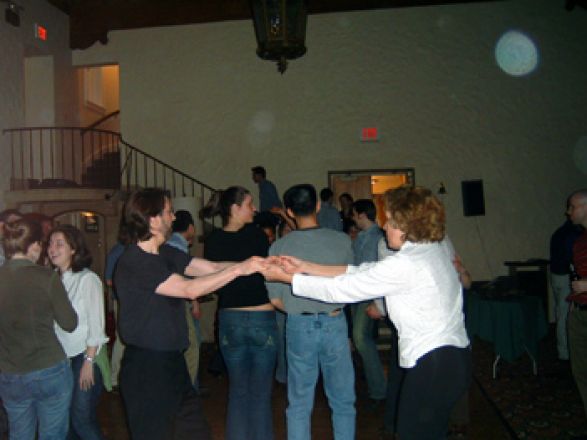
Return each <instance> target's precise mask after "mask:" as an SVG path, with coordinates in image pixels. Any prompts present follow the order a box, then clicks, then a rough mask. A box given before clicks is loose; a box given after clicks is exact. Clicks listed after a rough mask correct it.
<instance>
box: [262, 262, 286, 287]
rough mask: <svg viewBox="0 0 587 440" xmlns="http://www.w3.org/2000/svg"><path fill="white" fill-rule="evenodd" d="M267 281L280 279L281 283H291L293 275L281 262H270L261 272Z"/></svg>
mask: <svg viewBox="0 0 587 440" xmlns="http://www.w3.org/2000/svg"><path fill="white" fill-rule="evenodd" d="M261 273H262V274H263V276H264V277H265V279H266V280H267V281H279V282H281V283H288V284H291V281H292V278H293V275H292V274H290V273H287V272H286V271H284V270H283V267H282V266H280V265H279V264H269V265H267V267H266V269H265V270H263V271H262V272H261Z"/></svg>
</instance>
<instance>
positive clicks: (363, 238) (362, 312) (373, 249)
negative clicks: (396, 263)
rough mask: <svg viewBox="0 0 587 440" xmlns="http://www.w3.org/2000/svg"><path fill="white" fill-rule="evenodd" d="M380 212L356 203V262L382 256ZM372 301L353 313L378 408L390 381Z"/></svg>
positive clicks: (367, 203)
mask: <svg viewBox="0 0 587 440" xmlns="http://www.w3.org/2000/svg"><path fill="white" fill-rule="evenodd" d="M376 215H377V209H376V208H375V204H374V203H373V201H371V200H367V199H360V200H357V201H355V202H354V203H353V219H354V221H355V223H356V224H357V226H358V228H359V229H360V231H361V232H359V234H358V236H357V238H356V240H354V241H353V255H354V264H355V266H359V265H360V264H362V263H366V262H370V261H377V260H378V258H377V251H378V245H379V241H380V240H381V239H382V238H383V232H382V231H381V228H380V227H379V225H378V224H377V223H376V222H375V218H376ZM370 304H371V301H370V300H367V301H362V302H359V303H357V304H353V305H352V306H351V313H352V319H353V342H354V344H355V347H356V349H357V351H358V352H359V355H360V356H361V359H362V360H363V370H364V372H365V379H366V380H367V389H368V392H369V399H370V405H369V409H370V410H374V409H376V408H377V407H378V406H379V405H380V404H381V403H382V402H383V401H384V400H385V394H386V387H387V385H386V381H385V373H384V371H383V365H382V364H381V359H380V358H379V352H378V351H377V341H376V337H377V336H376V335H377V333H376V331H377V329H376V327H377V326H378V324H379V323H378V321H375V320H373V319H371V318H370V317H369V316H368V315H367V308H368V307H369V305H370Z"/></svg>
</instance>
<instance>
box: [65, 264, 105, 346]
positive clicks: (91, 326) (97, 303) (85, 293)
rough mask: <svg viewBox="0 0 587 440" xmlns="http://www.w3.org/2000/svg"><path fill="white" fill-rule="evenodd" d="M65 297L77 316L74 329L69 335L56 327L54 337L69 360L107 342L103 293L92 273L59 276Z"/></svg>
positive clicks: (80, 272) (83, 272)
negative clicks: (55, 336) (65, 293)
mask: <svg viewBox="0 0 587 440" xmlns="http://www.w3.org/2000/svg"><path fill="white" fill-rule="evenodd" d="M61 280H62V281H63V285H64V286H65V290H67V296H68V297H69V300H70V301H71V304H72V305H73V308H74V310H75V311H76V313H77V316H78V325H77V328H76V329H75V330H74V331H73V332H71V333H68V332H66V331H64V330H62V329H61V327H59V326H58V325H57V324H55V334H56V335H57V338H58V339H59V342H61V345H62V346H63V350H64V351H65V354H67V356H68V357H74V356H77V355H78V354H80V353H82V352H83V351H85V350H86V348H87V347H98V349H100V347H101V346H102V345H103V344H105V343H106V342H108V337H107V336H106V333H105V330H104V329H105V317H104V289H103V286H102V281H101V280H100V278H99V277H98V275H96V274H95V273H94V272H92V271H91V270H89V269H83V270H81V271H79V272H72V271H71V270H68V271H67V272H65V273H64V274H63V275H62V276H61Z"/></svg>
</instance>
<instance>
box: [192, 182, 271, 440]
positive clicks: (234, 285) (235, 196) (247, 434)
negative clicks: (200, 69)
mask: <svg viewBox="0 0 587 440" xmlns="http://www.w3.org/2000/svg"><path fill="white" fill-rule="evenodd" d="M254 213H255V206H254V204H253V197H252V196H251V194H250V192H249V191H248V190H246V189H245V188H243V187H240V186H231V187H230V188H227V189H226V190H224V191H218V192H216V193H214V194H213V195H212V197H211V199H210V201H209V202H208V204H207V205H206V206H205V207H204V208H203V210H202V212H201V215H202V216H203V217H204V218H208V217H213V216H215V215H218V214H219V215H220V216H221V218H222V224H223V227H222V229H217V230H215V231H213V232H212V233H211V234H210V235H209V236H208V238H207V239H206V242H205V245H204V257H205V258H207V259H209V260H211V261H223V260H231V261H244V260H246V259H247V258H250V257H252V256H259V257H266V256H267V251H268V249H269V242H268V240H267V237H266V236H265V234H264V233H263V231H262V230H261V228H259V227H257V226H255V225H254V224H253V216H254ZM216 293H217V294H218V309H219V312H218V320H219V345H220V351H221V353H222V356H223V358H224V362H225V363H226V368H227V370H228V380H229V387H228V409H227V414H226V431H225V437H224V438H225V439H227V440H241V439H247V440H271V439H273V421H272V420H273V416H272V409H271V389H272V385H273V374H274V370H275V363H276V359H277V358H276V356H277V348H276V345H275V341H276V339H277V324H276V321H275V310H274V308H273V306H272V305H271V303H270V302H269V298H268V296H267V289H266V288H265V280H264V279H263V277H262V276H261V275H260V274H252V275H250V276H248V277H240V278H238V279H236V280H234V281H232V282H230V283H228V284H226V285H225V286H223V287H222V288H220V289H218V290H217V292H216Z"/></svg>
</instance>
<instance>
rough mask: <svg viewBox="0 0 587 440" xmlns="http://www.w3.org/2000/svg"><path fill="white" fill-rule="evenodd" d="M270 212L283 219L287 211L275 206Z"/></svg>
mask: <svg viewBox="0 0 587 440" xmlns="http://www.w3.org/2000/svg"><path fill="white" fill-rule="evenodd" d="M269 212H271V213H273V214H277V215H279V216H282V217H283V216H284V215H285V210H284V209H283V208H280V207H279V206H273V207H272V208H270V209H269Z"/></svg>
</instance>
